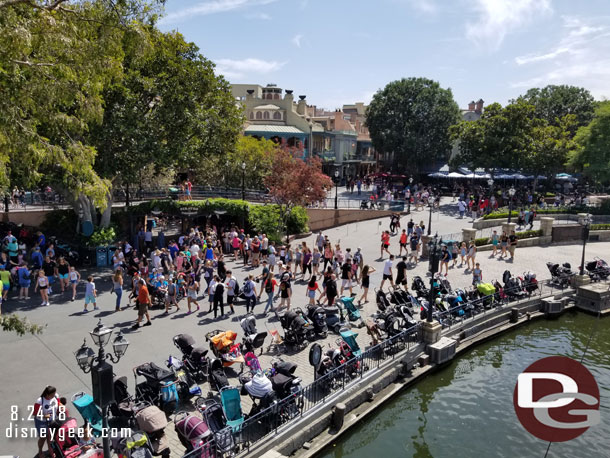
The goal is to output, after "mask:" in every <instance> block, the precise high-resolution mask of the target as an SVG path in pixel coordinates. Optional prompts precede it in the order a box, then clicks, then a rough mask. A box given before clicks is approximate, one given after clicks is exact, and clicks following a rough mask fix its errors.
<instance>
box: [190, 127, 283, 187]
mask: <svg viewBox="0 0 610 458" xmlns="http://www.w3.org/2000/svg"><path fill="white" fill-rule="evenodd" d="M278 148H279V146H278V145H277V144H276V143H274V142H272V141H271V140H267V139H265V138H261V139H257V138H255V137H250V136H240V137H239V138H238V140H237V143H236V145H235V148H234V149H230V150H227V152H226V154H224V155H218V156H215V157H211V158H209V159H208V160H206V161H203V162H200V163H199V167H198V168H197V169H196V170H195V173H196V181H197V182H199V183H211V184H212V183H213V184H214V185H215V186H224V187H227V188H240V187H241V182H242V173H243V174H244V177H245V187H246V188H248V189H263V188H264V187H265V178H266V177H267V175H269V174H270V173H271V168H272V165H273V158H274V156H275V154H276V150H277V149H278ZM242 162H245V163H246V170H245V172H243V171H242V168H241V164H242Z"/></svg>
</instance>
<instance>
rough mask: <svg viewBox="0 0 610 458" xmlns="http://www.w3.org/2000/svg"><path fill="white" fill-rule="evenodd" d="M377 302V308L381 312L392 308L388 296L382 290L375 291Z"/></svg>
mask: <svg viewBox="0 0 610 458" xmlns="http://www.w3.org/2000/svg"><path fill="white" fill-rule="evenodd" d="M375 302H376V303H377V308H378V309H379V310H380V311H381V312H385V311H386V310H387V309H389V308H390V307H392V304H391V303H390V301H389V300H388V296H387V295H386V293H385V292H384V291H383V290H381V289H379V290H376V291H375Z"/></svg>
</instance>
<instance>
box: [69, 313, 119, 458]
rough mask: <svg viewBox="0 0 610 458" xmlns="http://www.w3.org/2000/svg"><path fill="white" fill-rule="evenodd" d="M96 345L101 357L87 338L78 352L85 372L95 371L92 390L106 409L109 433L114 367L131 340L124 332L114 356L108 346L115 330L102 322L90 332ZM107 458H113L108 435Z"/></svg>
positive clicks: (114, 344) (116, 341)
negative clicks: (108, 351) (105, 348)
mask: <svg viewBox="0 0 610 458" xmlns="http://www.w3.org/2000/svg"><path fill="white" fill-rule="evenodd" d="M89 334H90V335H91V339H92V340H93V343H94V344H95V345H96V346H97V347H98V349H99V350H98V354H97V356H95V351H93V349H91V348H90V347H88V346H87V339H84V341H83V344H82V346H81V347H80V348H79V349H78V350H77V351H76V352H75V353H74V356H75V357H76V363H77V364H78V367H80V369H81V370H82V371H83V372H84V373H85V374H88V373H89V372H91V388H92V391H93V399H94V401H95V403H96V404H97V405H98V406H99V407H100V408H101V409H102V427H103V428H105V430H106V431H107V430H108V407H109V406H110V404H111V403H112V402H113V401H114V389H113V383H112V379H113V376H114V371H113V367H112V365H110V364H108V363H107V362H106V361H107V360H109V361H111V362H112V363H113V364H116V363H118V362H119V360H120V359H121V358H122V357H123V355H125V353H126V352H127V347H129V341H128V340H127V339H126V338H125V337H124V336H123V334H121V333H120V332H119V333H118V334H117V335H116V337H115V338H114V340H112V351H113V353H114V355H112V354H110V353H106V352H105V351H104V347H105V346H106V345H108V342H110V339H111V338H112V334H113V331H112V330H111V329H108V328H107V327H106V326H104V325H103V324H102V320H99V322H98V323H97V326H96V327H95V329H94V330H93V331H91V332H90V333H89ZM102 440H103V446H104V458H110V440H109V438H108V436H106V437H104V438H103V439H102Z"/></svg>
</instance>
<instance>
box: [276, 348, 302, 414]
mask: <svg viewBox="0 0 610 458" xmlns="http://www.w3.org/2000/svg"><path fill="white" fill-rule="evenodd" d="M272 366H273V371H272V373H273V375H272V376H271V386H272V387H273V391H275V394H276V395H277V398H278V399H279V400H281V401H285V400H286V399H288V401H287V402H283V403H282V408H281V409H280V412H279V417H280V420H281V422H285V421H288V420H290V419H291V418H294V417H296V416H298V415H299V414H300V408H301V407H302V406H303V399H302V395H301V391H302V388H301V379H300V378H299V377H297V376H296V375H294V372H295V371H296V368H297V365H296V364H295V363H290V362H287V361H282V360H276V361H274V362H273V364H272Z"/></svg>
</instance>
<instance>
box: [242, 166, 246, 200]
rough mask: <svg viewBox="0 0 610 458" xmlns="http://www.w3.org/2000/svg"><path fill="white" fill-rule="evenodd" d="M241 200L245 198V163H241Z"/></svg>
mask: <svg viewBox="0 0 610 458" xmlns="http://www.w3.org/2000/svg"><path fill="white" fill-rule="evenodd" d="M241 200H246V163H245V162H242V163H241Z"/></svg>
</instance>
